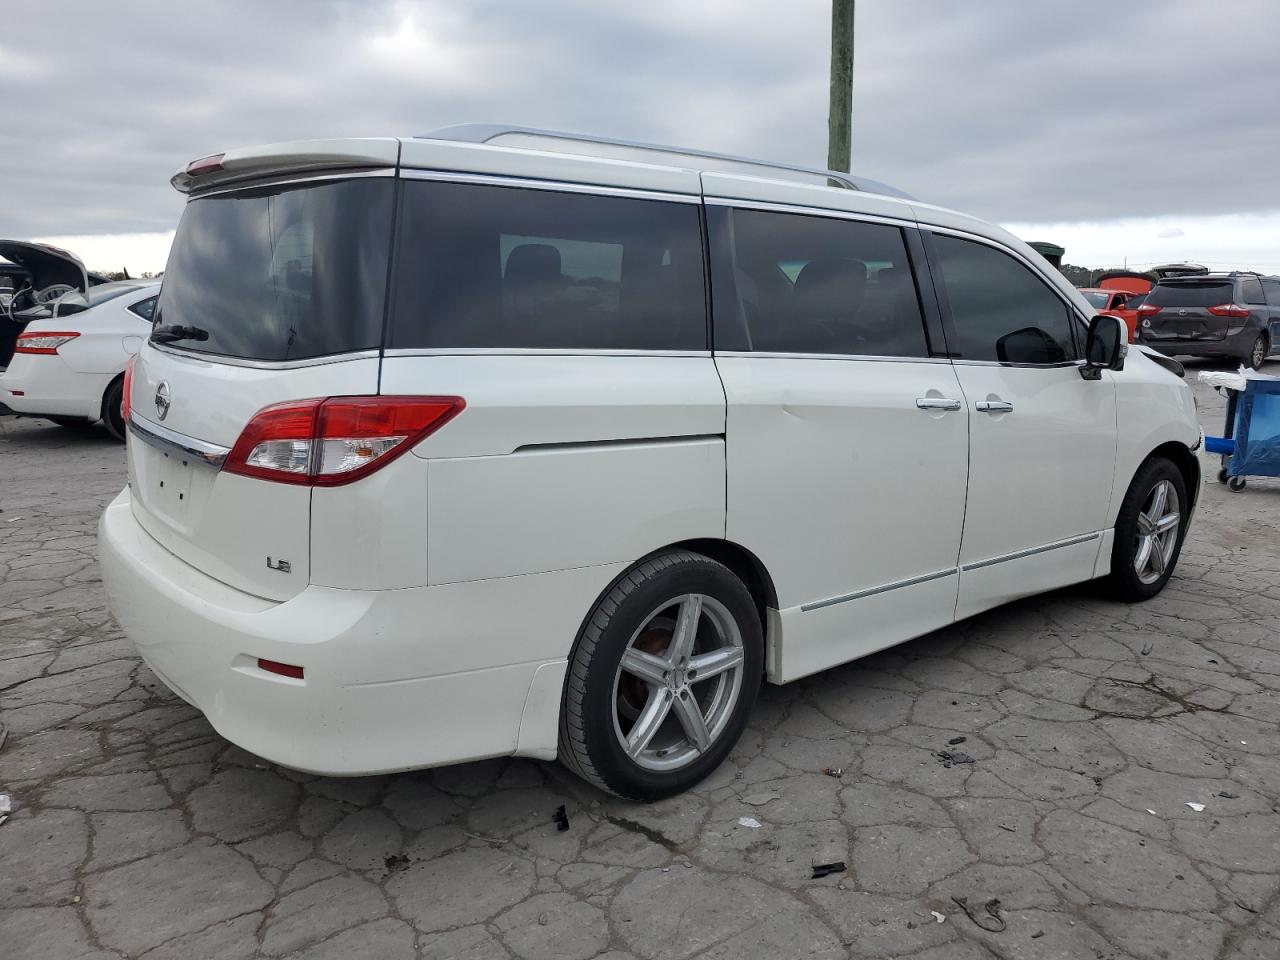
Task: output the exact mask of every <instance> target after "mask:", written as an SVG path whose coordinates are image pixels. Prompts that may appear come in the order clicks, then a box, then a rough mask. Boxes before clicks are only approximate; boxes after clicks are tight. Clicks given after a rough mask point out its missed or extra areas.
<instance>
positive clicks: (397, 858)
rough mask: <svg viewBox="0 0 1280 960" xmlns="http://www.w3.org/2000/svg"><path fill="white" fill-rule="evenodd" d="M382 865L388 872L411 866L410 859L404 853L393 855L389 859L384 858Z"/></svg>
mask: <svg viewBox="0 0 1280 960" xmlns="http://www.w3.org/2000/svg"><path fill="white" fill-rule="evenodd" d="M382 865H383V866H384V867H386V868H387V869H388V870H399V869H400V868H401V867H407V866H408V865H409V858H408V857H406V856H405V855H404V854H402V853H393V854H392V855H391V856H389V857H383V859H382Z"/></svg>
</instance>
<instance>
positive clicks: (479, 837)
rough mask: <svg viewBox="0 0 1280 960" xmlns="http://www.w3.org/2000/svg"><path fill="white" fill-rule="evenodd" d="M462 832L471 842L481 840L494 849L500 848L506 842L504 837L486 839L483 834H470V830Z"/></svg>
mask: <svg viewBox="0 0 1280 960" xmlns="http://www.w3.org/2000/svg"><path fill="white" fill-rule="evenodd" d="M462 832H463V833H465V834H466V835H467V836H468V837H470V838H471V839H472V840H483V841H484V842H485V843H492V844H493V845H494V846H495V847H500V846H502V845H503V844H504V843H506V842H507V841H506V839H505V838H504V837H488V836H485V835H484V834H483V833H472V832H471V831H470V830H463V831H462Z"/></svg>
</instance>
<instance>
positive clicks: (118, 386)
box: [102, 378, 125, 442]
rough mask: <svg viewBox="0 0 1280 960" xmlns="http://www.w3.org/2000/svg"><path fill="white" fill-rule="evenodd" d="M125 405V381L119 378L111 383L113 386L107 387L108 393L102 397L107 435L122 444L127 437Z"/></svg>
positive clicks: (103, 418) (103, 420) (103, 419)
mask: <svg viewBox="0 0 1280 960" xmlns="http://www.w3.org/2000/svg"><path fill="white" fill-rule="evenodd" d="M123 403H124V380H123V379H122V378H117V379H115V380H112V381H111V386H109V387H107V392H106V393H105V394H103V396H102V423H103V425H105V426H106V428H107V433H109V434H111V435H112V436H113V437H115V438H116V439H117V440H119V441H121V442H123V441H124V437H125V424H124V411H123V410H122V409H121V405H122V404H123Z"/></svg>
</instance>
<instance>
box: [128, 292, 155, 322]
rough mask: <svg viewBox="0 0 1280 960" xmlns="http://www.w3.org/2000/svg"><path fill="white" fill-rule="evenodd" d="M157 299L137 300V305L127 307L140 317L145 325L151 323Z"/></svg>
mask: <svg viewBox="0 0 1280 960" xmlns="http://www.w3.org/2000/svg"><path fill="white" fill-rule="evenodd" d="M156 300H157V297H147V299H145V300H139V301H138V302H137V303H135V304H133V305H131V306H130V307H129V309H130V310H132V311H133V312H134V313H136V314H137V315H138V316H140V317H141V318H142V319H143V320H146V321H147V323H150V322H151V317H152V316H153V315H154V314H155V312H156Z"/></svg>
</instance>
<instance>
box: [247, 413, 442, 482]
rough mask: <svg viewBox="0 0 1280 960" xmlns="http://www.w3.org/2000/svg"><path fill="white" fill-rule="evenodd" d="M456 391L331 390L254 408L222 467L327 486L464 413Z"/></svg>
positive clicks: (355, 476)
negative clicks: (388, 393) (377, 393)
mask: <svg viewBox="0 0 1280 960" xmlns="http://www.w3.org/2000/svg"><path fill="white" fill-rule="evenodd" d="M465 406H466V403H465V402H464V401H463V399H462V398H461V397H329V398H328V399H325V398H317V399H313V400H297V401H292V402H290V403H278V404H275V405H274V406H270V407H265V408H263V409H262V410H259V411H258V412H257V413H256V414H254V417H253V419H252V420H250V421H249V423H248V425H247V426H246V427H245V428H244V431H243V432H242V433H241V434H240V438H239V439H238V440H237V441H236V444H235V446H234V447H232V448H231V453H230V454H228V455H227V459H226V462H225V463H224V464H223V467H222V469H223V470H226V471H227V472H228V473H238V474H241V475H242V476H246V477H258V478H260V479H263V480H273V481H275V482H277V483H300V484H306V485H308V486H325V487H333V486H338V485H340V484H344V483H351V482H352V481H354V480H359V479H360V478H361V477H364V476H367V475H368V474H370V473H372V472H373V471H374V470H377V469H379V468H380V467H383V466H385V465H386V464H388V463H390V462H391V461H392V460H394V459H395V458H396V457H398V456H400V455H401V454H402V453H404V452H405V451H407V450H409V449H411V448H412V447H413V446H414V445H415V444H417V443H418V442H419V441H420V440H422V439H423V438H424V437H426V436H428V435H430V434H432V433H434V432H435V431H437V430H439V429H440V428H441V427H443V426H444V425H445V424H446V423H448V422H449V421H450V420H452V419H453V418H454V417H456V416H457V415H458V414H459V413H461V412H462V410H463V408H464V407H465Z"/></svg>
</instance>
